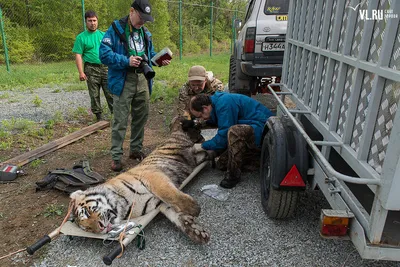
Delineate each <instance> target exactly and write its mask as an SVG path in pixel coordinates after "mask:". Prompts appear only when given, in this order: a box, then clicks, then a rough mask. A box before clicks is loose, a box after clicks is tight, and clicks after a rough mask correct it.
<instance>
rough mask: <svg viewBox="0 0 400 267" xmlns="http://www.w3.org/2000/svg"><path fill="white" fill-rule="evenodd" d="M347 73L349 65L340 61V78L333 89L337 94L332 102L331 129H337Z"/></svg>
mask: <svg viewBox="0 0 400 267" xmlns="http://www.w3.org/2000/svg"><path fill="white" fill-rule="evenodd" d="M346 73H347V65H346V64H344V63H343V62H340V66H339V71H338V76H339V77H338V78H337V82H336V88H334V89H333V93H334V95H335V99H334V100H333V104H332V112H331V119H330V121H329V130H331V131H336V129H337V125H338V120H339V114H340V108H341V104H342V97H341V96H343V91H344V86H345V83H346Z"/></svg>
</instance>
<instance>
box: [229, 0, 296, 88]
mask: <svg viewBox="0 0 400 267" xmlns="http://www.w3.org/2000/svg"><path fill="white" fill-rule="evenodd" d="M288 9H289V0H250V1H249V2H248V4H247V7H246V17H245V19H244V24H243V27H242V28H241V29H240V32H239V34H238V38H237V39H236V40H235V48H234V49H233V54H232V55H231V59H230V71H229V91H230V92H232V93H242V94H247V95H250V94H255V93H256V92H257V91H260V88H261V89H262V86H263V84H264V85H265V81H274V82H279V81H280V76H281V73H282V62H283V52H284V50H285V36H286V29H287V19H288ZM262 78H264V79H262ZM261 79H262V80H261ZM262 81H263V83H262Z"/></svg>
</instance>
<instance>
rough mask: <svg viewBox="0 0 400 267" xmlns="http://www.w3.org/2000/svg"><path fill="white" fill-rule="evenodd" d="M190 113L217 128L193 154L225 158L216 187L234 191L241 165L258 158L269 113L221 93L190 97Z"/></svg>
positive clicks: (255, 104) (247, 100)
mask: <svg viewBox="0 0 400 267" xmlns="http://www.w3.org/2000/svg"><path fill="white" fill-rule="evenodd" d="M190 112H191V113H192V114H193V115H194V116H195V117H197V118H202V119H204V120H206V123H207V124H210V125H217V126H218V132H217V134H216V135H215V136H214V137H213V138H212V139H211V140H208V141H206V142H204V143H202V144H195V145H194V150H195V151H196V152H198V151H201V150H213V151H215V152H216V153H217V154H222V155H221V156H223V154H224V153H225V155H226V154H227V158H228V162H227V172H226V175H225V178H224V179H223V180H222V181H221V183H220V186H221V187H224V188H232V187H235V186H236V184H237V183H238V182H239V181H240V178H241V168H242V167H243V165H244V164H246V163H248V162H251V161H253V160H254V159H256V158H255V157H257V156H259V153H260V151H261V149H260V148H261V141H262V140H261V138H262V132H263V129H264V125H265V122H266V121H267V119H268V118H269V117H270V116H272V115H273V113H272V112H271V111H270V110H269V109H268V108H266V107H265V106H263V105H262V104H261V103H259V102H258V101H256V100H254V99H252V98H250V97H248V96H245V95H240V94H229V93H223V92H216V93H215V94H214V95H212V96H208V95H204V94H200V95H196V96H194V97H192V98H191V100H190ZM225 151H227V152H225ZM220 158H221V157H220Z"/></svg>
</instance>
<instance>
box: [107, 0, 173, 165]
mask: <svg viewBox="0 0 400 267" xmlns="http://www.w3.org/2000/svg"><path fill="white" fill-rule="evenodd" d="M147 21H150V22H153V21H154V19H153V17H152V16H151V6H150V3H149V1H148V0H135V1H134V2H133V3H132V5H131V7H130V10H129V15H128V16H126V17H124V18H122V19H120V20H116V21H114V22H113V23H112V24H111V26H110V28H109V29H108V30H107V32H106V34H105V35H104V38H103V40H102V42H101V45H100V60H101V62H102V63H103V64H106V65H107V66H108V88H109V90H110V92H111V93H112V94H113V101H114V117H113V121H112V132H111V156H112V160H113V161H112V165H111V169H112V170H113V171H118V172H119V171H121V170H122V168H123V166H122V162H121V158H122V155H123V147H122V145H123V142H124V139H125V134H126V129H127V126H128V117H129V115H131V137H130V153H129V158H131V159H135V160H138V161H141V160H142V159H143V158H144V157H145V154H144V153H143V151H142V148H143V138H144V126H145V124H146V122H147V118H148V113H149V99H150V94H151V89H152V84H153V79H152V77H148V76H147V75H146V76H147V78H146V76H145V75H144V74H145V72H144V65H145V64H146V65H148V66H149V67H150V68H151V66H152V64H151V60H150V59H151V58H152V57H154V56H155V55H156V52H155V51H154V48H153V42H152V38H151V33H150V32H149V30H148V29H147V28H146V27H144V24H145V23H146V22H147ZM146 58H147V60H146ZM168 64H170V61H169V60H164V61H163V62H162V64H161V66H166V65H168ZM146 69H148V68H146Z"/></svg>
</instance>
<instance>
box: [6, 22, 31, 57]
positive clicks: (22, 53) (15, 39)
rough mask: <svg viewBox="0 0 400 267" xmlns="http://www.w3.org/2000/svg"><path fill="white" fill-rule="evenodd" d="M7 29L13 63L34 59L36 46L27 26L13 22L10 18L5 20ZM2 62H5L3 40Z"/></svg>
mask: <svg viewBox="0 0 400 267" xmlns="http://www.w3.org/2000/svg"><path fill="white" fill-rule="evenodd" d="M4 24H5V29H6V42H7V49H8V56H9V60H10V62H11V63H23V62H29V61H31V60H32V59H33V55H34V51H35V48H34V46H33V42H32V37H31V36H30V35H29V29H28V28H27V27H23V26H19V25H17V24H15V23H11V22H10V21H9V20H8V19H5V20H4ZM0 54H1V57H0V62H1V63H4V62H5V57H4V47H3V41H1V42H0Z"/></svg>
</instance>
